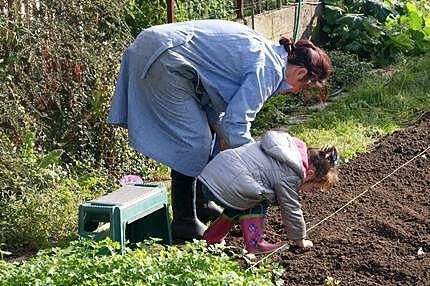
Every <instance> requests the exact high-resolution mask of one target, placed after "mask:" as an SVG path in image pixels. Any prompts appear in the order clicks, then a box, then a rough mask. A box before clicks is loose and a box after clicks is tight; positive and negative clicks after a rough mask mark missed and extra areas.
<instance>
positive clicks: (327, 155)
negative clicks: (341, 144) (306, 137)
mask: <svg viewBox="0 0 430 286" xmlns="http://www.w3.org/2000/svg"><path fill="white" fill-rule="evenodd" d="M308 161H309V164H310V165H312V166H313V167H314V168H315V176H314V177H312V178H311V179H310V180H309V181H307V183H314V184H317V185H318V186H319V187H320V188H321V189H322V190H330V189H331V188H332V187H333V186H335V185H336V184H337V182H338V181H339V178H338V168H337V166H338V165H339V159H338V151H337V149H336V147H335V146H326V147H323V148H308Z"/></svg>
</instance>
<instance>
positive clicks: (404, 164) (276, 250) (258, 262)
mask: <svg viewBox="0 0 430 286" xmlns="http://www.w3.org/2000/svg"><path fill="white" fill-rule="evenodd" d="M429 149H430V145H429V146H427V148H426V149H424V151H422V152H420V153H419V154H417V155H415V156H414V157H412V159H410V160H408V161H407V162H405V163H403V164H402V165H400V166H399V167H397V168H396V169H395V170H394V171H392V172H391V173H389V174H388V175H386V176H385V177H383V178H382V179H381V180H379V181H378V182H376V183H375V184H373V185H372V186H370V187H369V188H368V189H367V190H365V191H363V192H361V193H360V194H359V195H357V196H355V197H354V198H352V199H351V200H350V201H349V202H347V203H346V204H344V205H343V206H342V207H341V208H339V209H338V210H336V211H335V212H334V213H332V214H330V215H328V216H327V217H325V218H324V219H322V220H321V221H319V222H318V223H317V224H315V225H313V226H311V227H310V228H308V230H307V231H306V233H308V232H309V231H310V230H312V229H313V228H315V227H317V226H318V225H320V224H322V223H323V222H325V221H326V220H328V219H329V218H331V217H332V216H334V215H335V214H337V213H338V212H340V211H341V210H343V209H344V208H346V207H347V206H348V205H350V204H351V203H353V202H354V201H355V200H356V199H358V198H360V197H362V196H363V195H364V194H365V193H367V192H368V191H370V190H371V189H372V188H374V187H376V186H377V185H379V184H380V183H381V182H383V181H384V180H386V179H387V178H389V177H390V176H392V175H393V174H394V173H396V172H397V171H398V170H400V169H401V168H403V167H404V166H406V165H408V164H409V163H411V162H412V161H413V160H415V159H416V158H418V157H419V156H421V155H423V154H424V153H425V152H427V150H429ZM288 244H289V243H284V244H282V245H281V246H279V247H278V248H276V249H275V250H274V251H273V252H271V253H269V254H268V255H266V256H264V257H263V258H262V259H260V260H258V261H257V262H255V263H254V264H252V265H251V266H249V267H248V268H247V269H246V271H248V270H249V269H251V268H254V267H255V266H256V265H258V264H260V263H261V262H262V261H264V260H265V259H267V258H269V257H270V256H272V255H273V254H275V253H277V252H278V251H279V250H281V249H283V248H284V247H285V246H287V245H288Z"/></svg>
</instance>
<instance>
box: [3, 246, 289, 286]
mask: <svg viewBox="0 0 430 286" xmlns="http://www.w3.org/2000/svg"><path fill="white" fill-rule="evenodd" d="M118 249H119V244H118V243H116V242H112V241H110V240H109V239H106V240H104V241H101V242H94V241H91V240H78V241H74V242H72V243H71V244H70V246H69V247H67V248H58V247H57V248H51V249H47V250H44V251H41V252H39V254H38V255H37V256H36V257H34V258H32V259H31V260H29V261H27V262H24V263H22V264H18V263H8V262H5V261H0V269H1V270H0V285H11V286H12V285H36V284H38V285H42V284H43V285H273V284H272V282H274V283H275V284H277V283H280V282H279V281H278V280H279V278H280V276H281V275H282V270H281V268H280V267H279V266H278V265H276V264H274V265H273V268H272V269H266V268H262V267H258V268H254V269H252V271H247V270H246V269H244V268H241V267H240V263H239V261H240V260H239V257H236V258H237V259H236V260H232V259H231V258H232V257H231V256H229V255H227V253H226V252H227V249H225V248H221V247H213V248H211V251H208V249H207V248H206V247H205V245H204V243H203V242H202V241H195V242H194V243H186V244H185V245H183V246H178V247H177V246H161V245H156V244H154V243H153V242H148V243H145V244H141V245H139V248H137V249H134V250H130V249H127V250H126V251H125V253H123V254H122V255H121V254H119V252H118ZM277 281H278V282H277Z"/></svg>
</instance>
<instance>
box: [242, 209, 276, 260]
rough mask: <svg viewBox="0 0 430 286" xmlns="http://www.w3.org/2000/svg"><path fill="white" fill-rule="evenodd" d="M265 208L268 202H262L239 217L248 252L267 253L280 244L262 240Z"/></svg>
mask: <svg viewBox="0 0 430 286" xmlns="http://www.w3.org/2000/svg"><path fill="white" fill-rule="evenodd" d="M267 210H268V204H267V202H263V203H260V204H258V205H257V206H256V207H254V208H252V209H250V210H248V211H247V213H246V214H243V215H241V216H240V217H239V221H240V228H241V230H242V234H243V239H244V240H245V246H246V250H247V251H248V252H250V253H254V254H257V253H267V252H271V251H273V250H276V249H277V248H279V246H280V245H278V244H271V243H268V242H267V241H265V240H264V232H265V219H266V214H267Z"/></svg>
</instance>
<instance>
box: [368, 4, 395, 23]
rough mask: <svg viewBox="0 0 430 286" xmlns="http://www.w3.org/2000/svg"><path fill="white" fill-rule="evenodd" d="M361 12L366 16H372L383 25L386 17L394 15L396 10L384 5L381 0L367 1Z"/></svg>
mask: <svg viewBox="0 0 430 286" xmlns="http://www.w3.org/2000/svg"><path fill="white" fill-rule="evenodd" d="M363 12H364V13H365V14H366V15H372V16H374V17H375V18H376V19H378V21H379V22H381V23H383V22H385V20H386V19H387V17H388V15H390V14H396V13H397V12H396V10H394V9H393V8H392V7H390V6H389V5H388V4H386V3H384V1H382V0H367V1H365V3H364V7H363Z"/></svg>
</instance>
